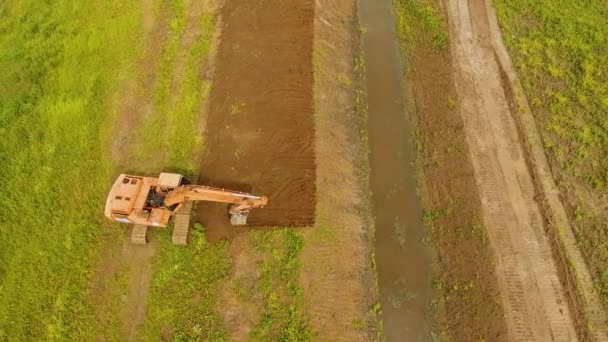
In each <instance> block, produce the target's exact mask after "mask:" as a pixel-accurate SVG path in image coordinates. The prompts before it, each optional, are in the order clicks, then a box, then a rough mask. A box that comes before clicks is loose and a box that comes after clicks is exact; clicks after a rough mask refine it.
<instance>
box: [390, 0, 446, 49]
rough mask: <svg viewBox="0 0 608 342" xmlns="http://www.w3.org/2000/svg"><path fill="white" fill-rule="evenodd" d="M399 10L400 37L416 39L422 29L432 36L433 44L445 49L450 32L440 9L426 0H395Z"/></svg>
mask: <svg viewBox="0 0 608 342" xmlns="http://www.w3.org/2000/svg"><path fill="white" fill-rule="evenodd" d="M393 4H394V5H395V10H396V12H397V29H398V33H399V37H403V38H406V39H408V40H414V39H417V38H416V36H417V35H416V33H417V32H419V31H420V30H423V31H424V32H425V37H426V36H427V35H428V36H430V37H431V44H432V46H433V47H435V48H437V49H444V48H446V47H447V43H448V32H447V30H446V28H445V24H444V22H443V19H442V18H441V16H440V15H439V11H438V9H437V8H436V7H435V6H434V5H432V4H431V3H430V2H428V1H426V0H394V1H393ZM422 39H424V38H422Z"/></svg>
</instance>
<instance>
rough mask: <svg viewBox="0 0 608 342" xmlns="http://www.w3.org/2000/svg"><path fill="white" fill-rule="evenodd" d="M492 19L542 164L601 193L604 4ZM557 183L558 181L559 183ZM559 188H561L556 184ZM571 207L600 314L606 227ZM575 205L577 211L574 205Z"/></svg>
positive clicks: (530, 9)
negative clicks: (525, 103) (520, 89)
mask: <svg viewBox="0 0 608 342" xmlns="http://www.w3.org/2000/svg"><path fill="white" fill-rule="evenodd" d="M494 4H495V6H496V10H497V14H498V17H499V21H500V24H501V28H502V30H503V33H504V38H505V42H506V44H507V47H508V49H509V53H510V54H511V56H512V58H513V61H514V64H515V66H516V68H517V71H518V72H519V76H520V78H521V80H522V83H523V85H524V88H525V91H526V95H527V96H528V99H529V100H530V102H531V105H532V110H533V112H534V116H535V118H536V120H537V122H538V123H539V127H540V129H541V134H542V138H543V142H544V145H545V147H546V149H547V151H548V154H549V157H550V158H551V160H552V161H553V162H554V165H556V166H557V168H558V169H557V170H554V172H555V171H557V173H558V174H559V175H564V176H566V177H565V180H564V181H565V182H569V179H574V180H575V181H577V182H580V183H582V184H585V185H587V186H588V187H589V188H591V189H592V190H593V191H594V192H595V194H596V195H598V196H599V197H600V198H604V199H605V196H606V194H608V115H607V114H608V25H607V24H606V18H607V17H608V3H607V2H606V1H603V0H589V1H566V2H555V1H550V0H541V1H532V0H509V1H506V0H497V1H494ZM560 178H561V177H560ZM561 185H562V186H563V185H564V184H563V183H562V184H561ZM571 201H579V203H578V204H576V203H571V204H572V205H573V206H574V207H577V210H576V211H575V213H574V216H575V220H576V224H577V226H578V227H579V229H578V231H577V238H578V242H579V244H580V246H581V249H582V250H583V253H584V254H585V257H586V258H587V262H588V264H589V266H590V267H591V272H592V274H593V277H594V280H595V283H596V285H597V289H598V291H599V293H600V297H601V299H602V301H603V304H604V306H605V308H606V309H608V272H607V271H606V270H607V269H608V243H607V241H608V226H607V225H606V223H605V220H604V219H602V218H601V214H600V213H598V212H595V211H594V210H593V209H590V208H588V206H587V205H585V203H582V202H580V201H582V199H574V200H573V199H571ZM579 204H580V206H579Z"/></svg>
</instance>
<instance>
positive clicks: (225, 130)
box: [199, 0, 315, 240]
mask: <svg viewBox="0 0 608 342" xmlns="http://www.w3.org/2000/svg"><path fill="white" fill-rule="evenodd" d="M313 16H314V8H313V3H312V2H311V1H309V0H297V1H289V2H284V1H279V0H270V1H262V2H250V1H244V0H234V1H229V2H227V3H226V4H225V5H224V7H223V8H222V10H221V18H222V21H223V25H224V27H223V28H222V38H221V42H220V44H219V47H218V52H217V59H216V64H215V75H214V82H213V86H212V89H211V94H210V108H209V115H208V118H207V122H206V134H205V136H206V138H207V141H206V148H207V151H206V152H207V154H206V155H205V156H204V157H203V158H202V163H201V177H200V178H201V179H200V180H201V182H204V183H205V184H209V185H212V186H217V187H225V188H232V189H235V190H244V191H251V192H254V193H257V194H263V195H266V196H268V198H269V204H268V206H267V207H266V208H264V209H259V210H255V211H254V212H252V213H251V215H250V217H249V221H248V223H249V224H250V225H253V226H256V225H257V226H272V225H274V226H306V225H312V224H314V205H315V160H314V146H313V140H314V127H313V115H312V114H313V100H312V85H313V74H312V39H313ZM225 208H226V206H225V205H218V204H212V203H201V205H199V214H200V218H201V222H202V223H203V224H204V225H205V227H207V229H208V233H209V238H210V239H211V240H215V239H217V238H222V237H229V236H230V235H231V234H232V233H231V231H232V230H233V229H232V228H230V227H229V226H228V221H227V217H226V214H225Z"/></svg>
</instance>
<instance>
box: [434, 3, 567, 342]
mask: <svg viewBox="0 0 608 342" xmlns="http://www.w3.org/2000/svg"><path fill="white" fill-rule="evenodd" d="M445 4H446V8H447V13H448V17H449V24H450V31H451V34H452V36H453V37H454V41H453V45H452V49H453V55H454V57H455V64H456V68H457V70H458V71H459V73H457V88H458V91H459V94H460V98H461V102H462V115H463V119H464V122H465V132H466V134H467V140H468V143H469V146H470V153H471V157H472V161H473V166H474V169H475V174H476V178H477V183H478V189H479V192H480V195H481V198H482V207H483V211H484V219H485V221H486V226H487V227H488V235H489V237H490V242H491V245H492V247H493V249H494V250H495V254H496V256H497V258H496V259H497V260H496V267H497V273H498V278H499V284H500V289H501V294H502V297H503V303H504V307H505V314H506V318H507V323H508V325H509V335H510V336H509V338H510V339H511V340H526V341H529V340H536V341H549V340H556V341H575V340H577V336H576V334H575V330H574V325H573V320H572V316H571V314H570V310H569V307H568V305H567V301H566V299H565V296H564V291H563V288H562V286H561V283H560V281H559V278H558V274H557V269H556V266H555V262H554V260H553V258H552V254H551V248H550V245H549V242H548V239H547V237H546V236H545V234H544V229H543V220H542V216H541V213H540V210H539V207H538V205H537V203H536V202H535V199H534V191H533V189H534V187H533V183H532V178H531V176H530V171H529V170H528V167H527V165H526V162H525V160H524V158H523V150H522V146H521V143H520V140H519V136H518V132H517V129H516V126H515V122H514V121H513V118H512V117H511V114H510V112H509V108H508V106H507V100H506V96H505V93H504V90H503V89H502V85H501V82H500V73H499V68H498V65H497V64H496V61H495V57H494V51H493V50H492V48H491V42H490V34H489V27H488V22H487V16H486V14H485V7H484V4H483V2H482V1H476V0H473V1H468V0H445Z"/></svg>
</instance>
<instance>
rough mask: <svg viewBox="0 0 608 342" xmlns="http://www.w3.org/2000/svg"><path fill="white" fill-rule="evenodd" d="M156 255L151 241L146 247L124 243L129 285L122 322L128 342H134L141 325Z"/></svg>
mask: <svg viewBox="0 0 608 342" xmlns="http://www.w3.org/2000/svg"><path fill="white" fill-rule="evenodd" d="M155 253H156V243H155V242H154V241H152V242H151V243H149V244H148V245H146V246H136V245H133V244H131V241H130V240H126V241H124V245H123V252H122V258H123V262H124V263H126V265H127V267H128V271H127V272H128V273H129V285H128V292H127V297H126V300H125V301H126V307H125V310H124V311H123V315H122V321H123V323H124V324H125V331H127V332H128V335H127V337H128V340H129V341H135V337H136V336H137V328H139V326H140V325H141V324H142V323H143V321H144V317H145V314H146V306H147V303H148V289H149V288H150V281H151V280H152V264H151V261H152V258H153V257H154V254H155Z"/></svg>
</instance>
